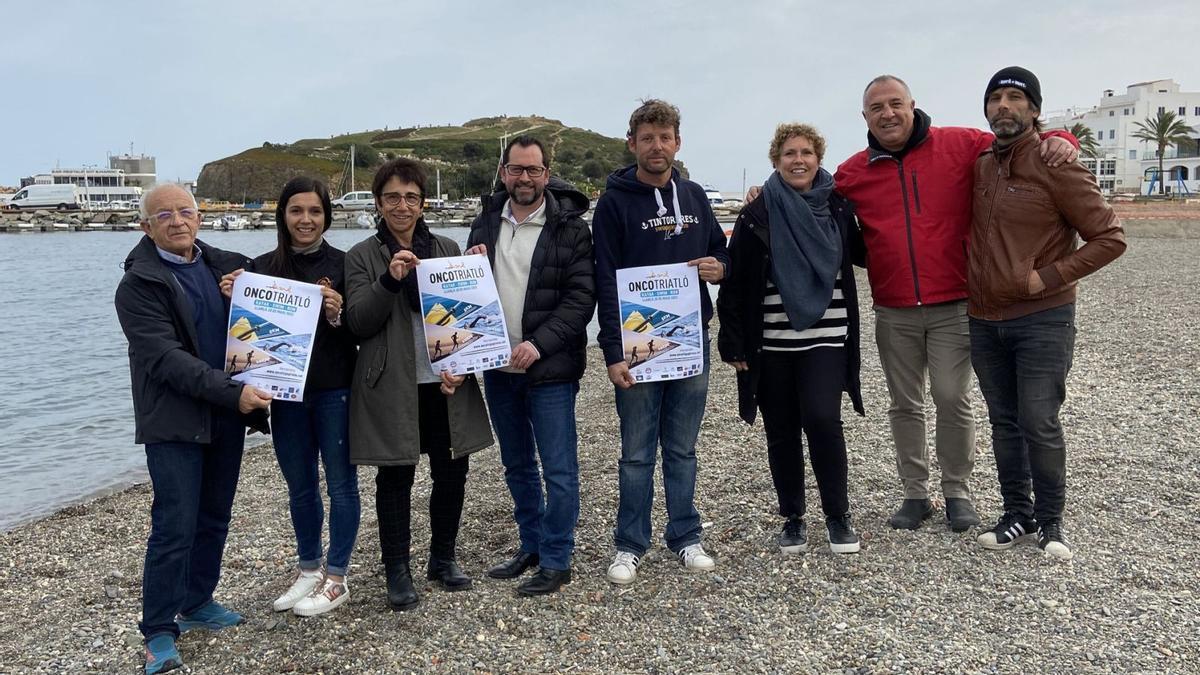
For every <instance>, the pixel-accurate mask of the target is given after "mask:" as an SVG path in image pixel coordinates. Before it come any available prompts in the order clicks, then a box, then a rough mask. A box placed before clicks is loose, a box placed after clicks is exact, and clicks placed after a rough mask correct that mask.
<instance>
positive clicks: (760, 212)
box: [717, 192, 865, 424]
mask: <svg viewBox="0 0 1200 675" xmlns="http://www.w3.org/2000/svg"><path fill="white" fill-rule="evenodd" d="M766 202H767V200H766V199H762V198H759V199H756V200H754V201H753V202H751V203H750V204H749V205H747V206H746V208H744V209H742V213H741V215H739V216H738V219H737V223H735V224H734V226H733V237H732V238H731V239H730V240H729V258H730V261H731V264H730V266H729V274H728V275H727V276H726V278H725V282H724V283H723V284H721V294H720V295H719V296H717V313H718V316H719V317H720V319H721V329H720V331H719V332H718V333H717V349H718V350H719V351H720V353H721V360H722V361H724V362H726V363H729V362H731V361H745V362H746V364H747V365H748V366H749V367H750V368H749V370H743V371H739V372H738V374H737V385H738V414H739V415H740V416H741V418H742V419H743V420H745V421H746V423H747V424H753V423H754V418H755V413H756V412H757V403H758V402H757V398H756V392H757V390H758V376H759V373H760V372H761V368H760V367H759V357H760V356H762V333H763V328H762V324H763V309H762V307H763V294H764V293H765V292H766V289H767V274H768V272H769V271H770V269H771V230H770V224H769V223H768V217H767V204H766ZM829 210H830V212H832V214H833V220H834V222H836V223H837V224H838V228H839V229H840V230H841V232H842V251H843V255H842V294H843V295H844V296H845V298H846V317H847V319H848V320H849V324H850V326H849V335H847V336H846V349H847V352H846V379H845V381H844V383H843V387H842V389H843V391H845V392H846V393H847V394H849V395H850V401H851V403H853V404H854V410H855V411H857V412H858V414H860V415H862V414H863V403H862V387H861V385H860V381H859V370H860V363H861V356H860V353H859V327H858V284H856V283H855V279H854V267H853V265H859V266H862V265H863V264H864V262H865V249H864V248H863V245H862V233H861V231H860V230H859V228H858V222H857V221H856V220H855V217H854V209H853V206H851V204H850V202H848V201H847V200H846V198H844V197H842V196H841V195H840V194H838V193H836V192H834V193H833V194H832V195H830V197H829Z"/></svg>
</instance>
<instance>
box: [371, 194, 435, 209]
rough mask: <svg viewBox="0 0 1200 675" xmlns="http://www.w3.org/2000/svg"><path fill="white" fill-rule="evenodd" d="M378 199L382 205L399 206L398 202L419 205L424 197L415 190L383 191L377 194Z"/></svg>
mask: <svg viewBox="0 0 1200 675" xmlns="http://www.w3.org/2000/svg"><path fill="white" fill-rule="evenodd" d="M379 200H380V201H381V202H383V205H384V206H400V202H404V203H405V204H408V205H409V206H420V205H421V204H422V203H423V202H424V201H425V198H424V197H423V196H421V195H419V194H417V193H415V192H405V193H400V192H385V193H383V194H381V195H379Z"/></svg>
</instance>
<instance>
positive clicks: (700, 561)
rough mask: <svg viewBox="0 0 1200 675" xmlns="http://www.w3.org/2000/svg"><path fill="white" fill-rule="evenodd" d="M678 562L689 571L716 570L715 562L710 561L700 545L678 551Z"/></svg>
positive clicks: (685, 547)
mask: <svg viewBox="0 0 1200 675" xmlns="http://www.w3.org/2000/svg"><path fill="white" fill-rule="evenodd" d="M677 555H678V556H679V562H681V563H683V566H684V567H686V568H688V569H689V570H705V571H707V570H712V569H716V568H717V561H716V560H713V559H712V556H710V555H709V554H707V553H705V552H704V547H703V546H701V545H700V544H692V545H691V546H684V547H683V548H682V549H680V551H679V553H678V554H677Z"/></svg>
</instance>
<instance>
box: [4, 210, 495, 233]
mask: <svg viewBox="0 0 1200 675" xmlns="http://www.w3.org/2000/svg"><path fill="white" fill-rule="evenodd" d="M476 213H477V212H475V211H470V210H464V209H439V210H429V211H426V212H425V222H427V223H429V225H430V227H454V226H463V225H470V224H471V221H472V220H473V219H474V218H475V215H476ZM373 218H374V213H373V212H372V211H368V210H342V209H337V210H335V211H334V212H333V224H332V225H331V227H335V228H347V229H353V228H370V227H374V226H375V225H374V222H373V220H372V219H373ZM138 219H139V216H138V212H137V211H46V210H37V211H4V212H0V232H8V233H20V232H85V231H86V232H93V231H111V232H128V231H130V230H137V229H141V226H140V225H139V222H138ZM264 227H265V228H274V227H275V212H274V211H260V210H252V209H222V210H216V211H201V227H200V229H202V230H214V229H222V230H256V229H261V228H264Z"/></svg>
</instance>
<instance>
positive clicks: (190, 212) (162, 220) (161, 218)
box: [153, 207, 200, 225]
mask: <svg viewBox="0 0 1200 675" xmlns="http://www.w3.org/2000/svg"><path fill="white" fill-rule="evenodd" d="M176 213H178V214H179V217H180V218H183V219H184V220H191V219H193V218H195V217H196V216H198V215H200V212H199V211H197V210H196V209H193V208H191V207H188V208H185V209H174V210H171V211H159V212H157V213H155V214H154V216H153V217H154V221H155V222H157V223H158V224H159V225H167V224H169V223H170V222H171V221H172V220H174V219H175V214H176Z"/></svg>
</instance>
